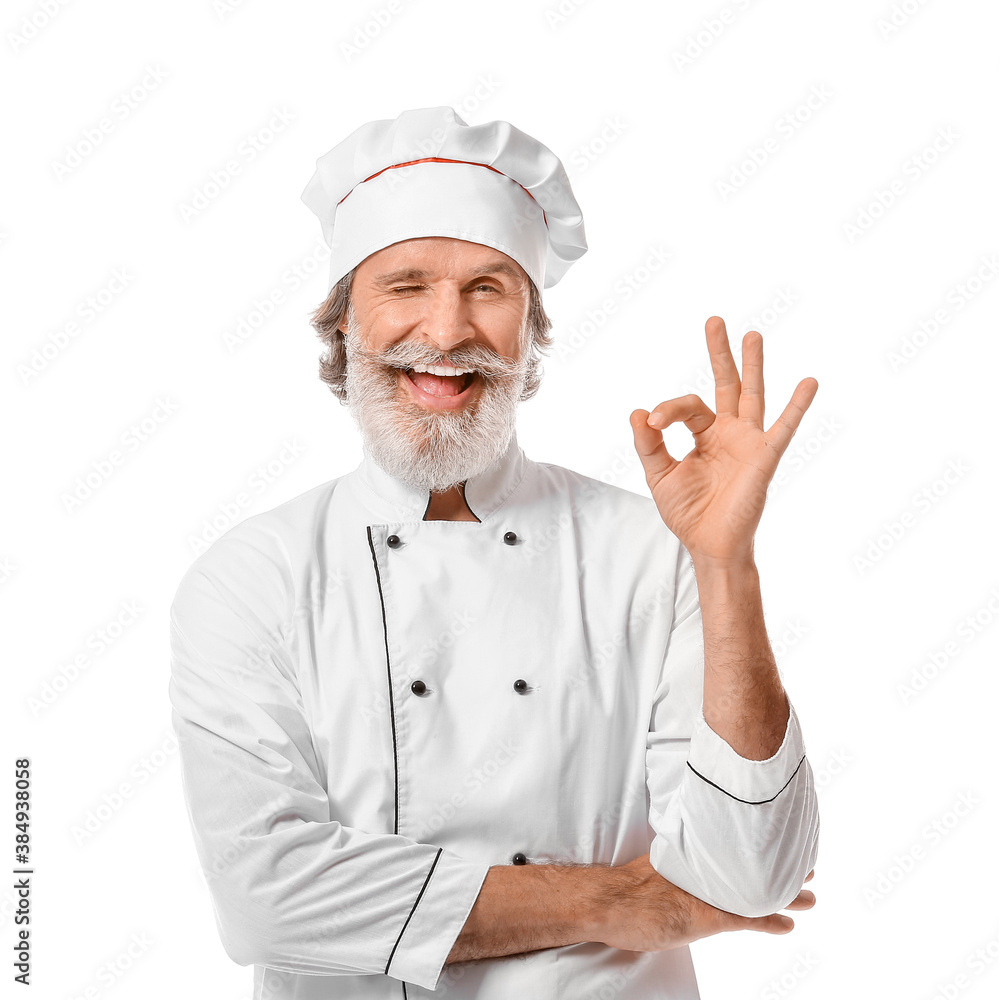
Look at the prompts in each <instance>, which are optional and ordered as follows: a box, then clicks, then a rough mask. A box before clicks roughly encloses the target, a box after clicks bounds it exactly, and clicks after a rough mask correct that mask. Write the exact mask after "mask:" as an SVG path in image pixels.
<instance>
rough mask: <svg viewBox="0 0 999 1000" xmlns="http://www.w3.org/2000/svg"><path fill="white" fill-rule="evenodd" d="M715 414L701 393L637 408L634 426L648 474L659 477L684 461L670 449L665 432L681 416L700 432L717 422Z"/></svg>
mask: <svg viewBox="0 0 999 1000" xmlns="http://www.w3.org/2000/svg"><path fill="white" fill-rule="evenodd" d="M714 419H715V415H714V413H712V412H711V409H710V407H709V406H708V405H707V403H705V402H704V400H703V399H701V398H700V396H694V395H691V396H681V397H679V398H678V399H670V400H667V401H666V402H665V403H660V404H659V405H658V406H657V407H655V408H654V409H653V410H652V411H651V412H649V411H648V410H633V411H632V413H631V417H630V420H631V429H632V432H633V433H634V435H635V450H636V451H637V452H638V457H639V458H640V459H641V460H642V465H643V466H644V467H645V474H646V476H647V477H652V478H654V479H657V480H658V479H659V478H661V477H662V476H664V475H666V474H667V473H669V472H671V471H672V470H673V468H674V467H675V466H677V465H679V464H680V463H679V462H678V461H677V460H676V459H675V458H674V457H673V456H672V455H671V454H670V453H669V452H668V451H667V450H666V445H665V443H664V442H663V434H662V432H663V431H664V430H665V429H666V428H667V427H669V426H670V425H671V424H674V423H676V422H677V421H678V420H680V421H683V423H684V424H685V425H686V426H687V428H688V429H689V430H690V431H691V432H692V433H693V434H699V433H700V432H701V431H703V430H706V429H707V428H708V427H710V426H711V425H712V424H713V423H714Z"/></svg>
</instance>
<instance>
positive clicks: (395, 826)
mask: <svg viewBox="0 0 999 1000" xmlns="http://www.w3.org/2000/svg"><path fill="white" fill-rule="evenodd" d="M367 531H368V548H369V549H371V561H372V562H373V563H374V565H375V583H377V584H378V600H379V602H380V603H381V606H382V633H383V634H384V636H385V669H386V670H387V671H388V696H389V716H390V718H391V720H392V762H393V765H394V768H395V779H394V780H395V816H394V817H393V819H392V832H393V833H398V832H399V744H398V740H397V739H396V733H395V695H394V693H393V690H392V663H391V661H390V660H389V646H388V624H387V623H386V621H385V597H384V595H383V594H382V578H381V574H380V573H379V572H378V559H377V558H376V557H375V543H374V542H373V541H372V538H371V526H370V525H369V526H368V528H367ZM390 961H391V959H390Z"/></svg>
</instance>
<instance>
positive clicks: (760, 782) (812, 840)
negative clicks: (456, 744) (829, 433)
mask: <svg viewBox="0 0 999 1000" xmlns="http://www.w3.org/2000/svg"><path fill="white" fill-rule="evenodd" d="M705 333H706V335H707V342H708V348H709V352H710V355H711V362H712V368H713V370H714V374H715V383H716V407H717V414H716V413H714V412H712V411H711V410H710V408H709V407H708V406H707V405H706V404H705V403H704V402H703V401H702V400H701V399H700V398H699V397H697V396H685V397H681V398H679V399H674V400H670V401H668V402H665V403H661V404H660V405H659V406H657V407H656V408H655V409H654V410H653V411H652V412H651V413H649V412H647V411H645V410H636V411H634V412H633V413H632V418H631V423H632V429H633V431H634V434H635V446H636V450H637V451H638V453H639V456H640V458H641V460H642V463H643V466H644V467H645V472H646V479H647V481H648V483H649V486H650V489H651V491H652V495H653V499H655V501H656V504H657V506H658V509H659V512H660V514H661V515H662V518H663V520H664V522H665V523H666V525H667V526H668V527H669V528H670V530H671V531H672V532H673V534H674V535H676V537H677V538H678V539H679V540H680V542H681V543H682V547H681V548H680V551H679V553H678V562H677V570H676V586H675V601H674V615H675V620H674V624H673V628H672V630H671V634H670V639H669V648H668V649H667V653H666V658H665V661H664V682H663V685H662V687H661V690H660V692H658V693H657V701H656V708H655V711H654V714H653V720H652V724H651V726H650V743H649V749H650V758H649V759H650V792H652V793H653V794H652V799H653V801H652V809H651V813H650V821H651V822H652V824H653V826H654V828H656V831H657V834H658V836H657V838H656V841H655V842H654V844H653V846H652V850H651V852H650V861H651V864H652V865H653V867H655V868H656V870H657V871H659V872H660V874H662V875H663V876H664V877H665V878H668V879H670V880H671V881H674V882H675V883H676V884H677V885H680V886H681V887H682V888H685V889H686V890H687V891H688V892H691V893H693V894H694V895H698V896H700V897H701V898H703V899H705V900H706V901H707V902H709V903H711V904H712V905H714V906H717V907H719V908H722V909H728V910H730V911H732V912H737V913H742V914H745V915H755V914H756V913H766V912H773V910H775V909H779V908H781V907H783V906H784V905H786V903H787V902H789V901H790V900H791V899H793V898H794V897H795V895H796V894H797V892H798V890H799V889H800V887H801V884H802V882H803V881H804V880H805V876H806V874H807V872H808V869H809V868H810V867H811V865H812V864H813V863H814V858H815V851H816V845H817V834H818V810H817V806H816V803H815V792H814V785H813V782H812V776H811V772H810V770H809V768H808V763H807V761H806V760H805V755H804V745H803V742H802V736H801V731H800V728H799V726H798V720H797V716H796V714H795V713H794V710H793V708H792V706H791V705H790V703H789V701H788V698H787V695H786V694H785V692H784V688H783V685H782V684H781V680H780V676H779V673H778V670H777V664H776V662H775V660H774V656H773V653H772V651H771V649H770V643H769V640H768V638H767V633H766V626H765V623H764V617H763V606H762V598H761V594H760V582H759V574H758V572H757V568H756V563H755V559H754V555H753V539H754V534H755V531H756V527H757V524H758V523H759V519H760V515H761V514H762V510H763V505H764V502H765V499H766V491H767V486H768V484H769V482H770V480H771V479H772V477H773V474H774V472H775V471H776V467H777V462H778V461H779V459H780V456H781V455H782V454H783V452H784V450H785V449H786V447H787V445H788V444H789V443H790V440H791V437H792V436H793V434H794V431H795V430H796V429H797V426H798V423H799V422H800V420H801V417H802V416H803V415H804V413H805V410H806V409H807V408H808V405H809V404H810V403H811V400H812V398H813V397H814V395H815V391H816V389H817V388H818V385H817V383H816V382H815V380H814V379H805V380H803V381H802V382H801V383H799V385H798V387H797V388H796V390H795V392H794V395H793V396H792V399H791V401H790V402H789V403H788V405H787V407H785V409H784V412H783V413H782V414H781V416H780V417H779V418H778V420H777V421H776V422H775V423H774V425H773V427H771V429H770V430H769V431H766V432H764V430H763V426H762V425H763V374H762V368H763V347H762V338H760V335H759V334H758V333H751V334H747V335H746V338H745V339H744V341H743V363H744V364H743V375H742V377H741V378H740V376H739V373H738V370H737V368H736V366H735V361H734V359H733V358H732V355H731V352H730V350H729V346H728V337H727V334H726V332H725V326H724V323H723V322H722V321H721V319H719V318H718V317H712V318H711V319H709V320H708V322H707V323H706V325H705ZM675 421H682V422H683V423H684V424H685V425H686V426H687V427H688V428H689V429H690V430H691V431H692V432H693V435H694V443H695V448H694V450H693V451H691V452H690V453H689V454H688V455H687V456H685V458H684V459H683V460H682V461H677V460H676V459H674V458H673V457H672V456H671V455H670V454H669V453H668V451H667V450H666V447H665V445H664V443H663V439H662V430H664V429H665V428H666V427H667V426H669V425H670V424H671V423H673V422H675ZM695 578H696V579H695ZM698 660H700V661H701V662H702V663H703V699H702V704H701V711H698V712H696V716H695V713H693V712H692V711H691V708H692V706H691V705H689V704H688V705H686V706H685V707H684V706H682V705H681V704H680V703H681V701H682V697H681V696H680V694H679V688H680V687H683V675H684V672H685V671H687V672H689V670H690V669H692V668H693V667H692V665H694V664H695V663H696V662H697V661H698ZM688 679H689V673H688ZM677 682H680V683H679V684H678V683H677ZM687 686H688V688H689V685H687ZM671 688H672V691H671ZM671 702H672V704H670V703H671ZM684 711H685V712H686V715H685V716H684ZM685 731H686V735H687V737H688V738H687V739H684V738H683V735H684V732H685ZM683 752H685V753H686V759H685V760H684V762H683V763H684V768H683V771H682V775H681V774H678V773H677V772H678V771H679V768H678V766H677V765H678V764H679V759H678V758H679V754H680V753H683ZM656 761H659V762H660V764H661V768H662V773H661V774H658V775H657V774H655V773H653V770H651V769H652V768H653V765H654V763H655V762H656ZM657 783H658V785H661V786H662V787H661V789H660V791H661V792H662V793H663V794H662V795H660V796H659V801H658V802H657V801H656V798H657V796H656V795H655V790H656V786H657ZM667 797H668V798H669V799H670V801H669V802H667V801H666V798H667Z"/></svg>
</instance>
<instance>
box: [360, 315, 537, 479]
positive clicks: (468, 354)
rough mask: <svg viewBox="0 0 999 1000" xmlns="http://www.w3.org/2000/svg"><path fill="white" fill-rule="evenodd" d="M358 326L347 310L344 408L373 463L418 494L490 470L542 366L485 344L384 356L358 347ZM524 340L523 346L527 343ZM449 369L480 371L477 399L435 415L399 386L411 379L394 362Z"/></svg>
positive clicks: (403, 349) (412, 347)
mask: <svg viewBox="0 0 999 1000" xmlns="http://www.w3.org/2000/svg"><path fill="white" fill-rule="evenodd" d="M361 333H362V331H361V327H360V323H358V322H357V320H356V316H355V315H354V310H353V307H351V309H350V311H349V313H348V322H347V337H346V343H345V347H346V350H347V370H346V377H345V388H346V392H347V406H348V407H349V408H350V412H351V415H352V416H353V418H354V423H355V424H356V425H357V427H358V429H359V430H360V432H361V436H362V438H363V439H364V445H365V448H366V449H367V450H368V453H369V454H370V455H371V457H372V459H373V460H374V461H375V462H376V463H377V464H378V465H379V466H380V467H381V468H382V469H383V470H384V471H385V472H387V473H388V474H389V475H390V476H395V477H396V478H397V479H401V480H402V481H403V482H405V483H407V484H408V485H409V486H411V487H413V488H414V489H417V490H430V491H434V492H444V491H446V490H449V489H451V488H452V487H453V486H457V485H458V484H459V483H463V482H465V480H467V479H468V478H469V477H471V476H476V475H479V474H480V473H482V472H485V471H486V469H488V468H489V467H490V466H491V465H492V464H493V463H494V462H496V461H497V460H498V459H499V458H500V457H501V456H502V455H503V454H504V453H505V452H506V450H507V447H508V446H509V444H510V439H511V438H512V437H513V433H514V430H515V428H516V411H517V404H518V403H519V402H520V397H521V393H522V391H523V387H524V383H525V381H526V379H527V376H528V373H529V372H530V371H532V370H533V368H534V367H535V366H536V364H537V363H538V359H537V358H530V357H528V356H527V352H526V351H522V360H520V361H511V360H510V359H509V358H504V357H502V356H500V355H498V354H496V353H495V352H494V351H492V350H490V349H489V348H487V347H485V346H483V345H481V344H469V345H466V346H463V347H460V348H458V349H456V350H454V351H450V352H449V353H448V354H447V357H446V359H445V358H444V357H443V356H442V355H441V353H440V352H438V351H435V350H434V349H433V348H432V347H428V346H426V345H424V344H418V343H415V342H411V341H410V342H406V341H403V342H401V343H397V344H393V345H392V346H391V347H389V348H387V349H386V350H384V351H382V352H380V353H369V352H367V351H365V350H363V349H362V348H361V346H360V345H361V343H362V340H361V339H360V335H361ZM522 343H523V341H522ZM414 364H428V365H433V364H448V365H453V366H454V367H456V368H477V369H479V371H478V372H477V373H476V376H475V377H476V379H477V380H478V381H479V386H478V388H477V389H476V390H475V392H476V393H477V396H476V397H475V398H473V399H471V400H469V401H468V402H467V403H466V404H465V405H464V406H463V407H462V408H461V409H459V410H450V411H449V410H430V409H427V408H425V407H423V406H421V405H420V404H419V403H417V402H416V401H415V400H413V399H410V398H409V397H408V395H407V390H406V387H405V386H403V385H400V384H399V379H400V378H406V375H405V374H403V373H402V372H400V371H399V370H398V369H397V368H394V367H390V366H392V365H403V366H406V367H410V366H412V365H414Z"/></svg>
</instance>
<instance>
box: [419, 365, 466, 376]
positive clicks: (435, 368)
mask: <svg viewBox="0 0 999 1000" xmlns="http://www.w3.org/2000/svg"><path fill="white" fill-rule="evenodd" d="M412 371H414V372H429V373H430V374H431V375H467V374H468V373H469V372H473V371H475V369H474V368H447V367H445V366H444V365H413V366H412Z"/></svg>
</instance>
